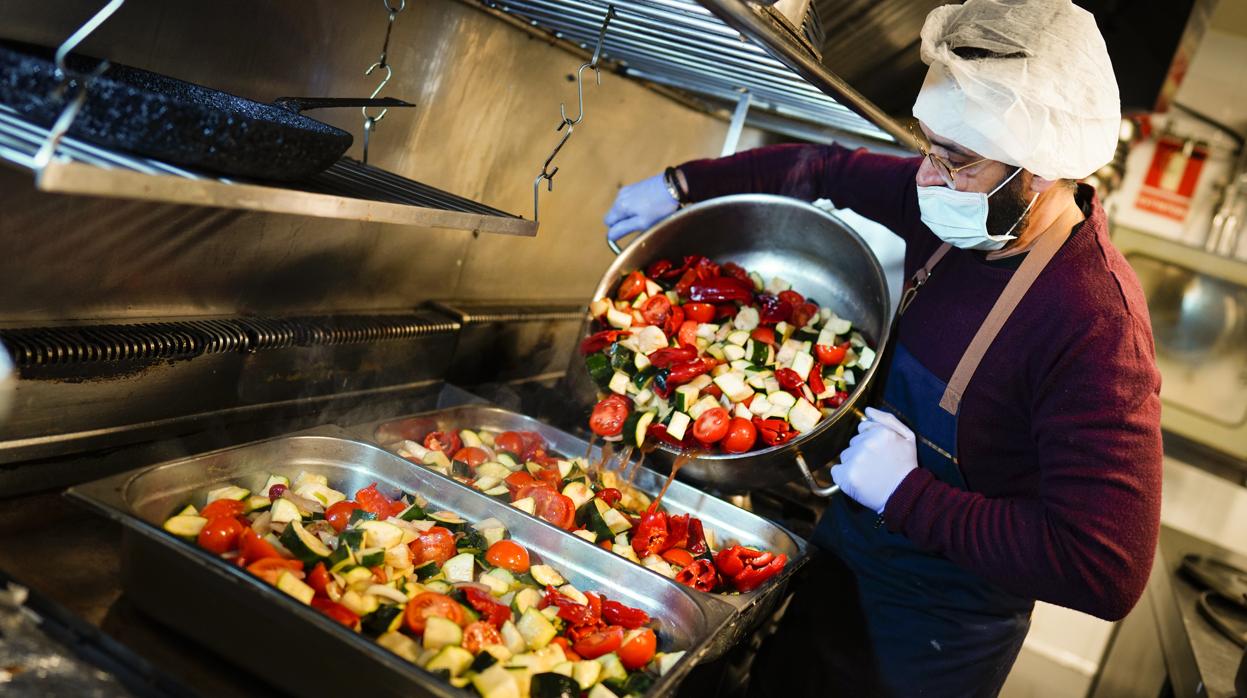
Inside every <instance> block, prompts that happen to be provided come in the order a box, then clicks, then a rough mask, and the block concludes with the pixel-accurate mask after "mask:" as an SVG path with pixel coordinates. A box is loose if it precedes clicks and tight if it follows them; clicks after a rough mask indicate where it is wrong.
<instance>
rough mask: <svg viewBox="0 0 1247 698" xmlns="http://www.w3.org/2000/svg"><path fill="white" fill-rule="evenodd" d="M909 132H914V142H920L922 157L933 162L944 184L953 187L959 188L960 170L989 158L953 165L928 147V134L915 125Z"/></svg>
mask: <svg viewBox="0 0 1247 698" xmlns="http://www.w3.org/2000/svg"><path fill="white" fill-rule="evenodd" d="M909 132H910V133H912V134H914V142H915V143H917V144H918V152H920V153H922V157H924V158H926V159H927V160H928V161H929V162H930V163H931V167H933V168H935V173H936V174H938V175H939V176H940V179H942V180H944V184H947V185H948V186H949V187H951V188H953V189H956V188H957V173H958V172H960V171H962V170H964V169H966V168H968V167H974V166H975V165H977V164H979V163H981V162H987V158H979V159H978V160H975V161H974V162H969V163H966V164H964V165H961V166H960V167H953V166H952V164H951V163H949V162H948V161H947V160H945V159H944V158H942V157H940V156H938V155H936V154H935V153H932V152H931V151H930V149H928V148H927V146H926V144H927V143H928V141H927V137H926V134H924V133H922V132H920V131H919V130H917V129H915V128H914V127H913V126H910V127H909Z"/></svg>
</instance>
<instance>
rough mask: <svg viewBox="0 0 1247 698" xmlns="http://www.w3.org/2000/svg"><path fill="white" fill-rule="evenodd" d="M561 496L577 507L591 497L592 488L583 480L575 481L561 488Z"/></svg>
mask: <svg viewBox="0 0 1247 698" xmlns="http://www.w3.org/2000/svg"><path fill="white" fill-rule="evenodd" d="M563 496H565V497H567V498H568V499H570V500H572V504H574V505H575V506H576V508H577V509H579V508H580V507H582V506H584V505H585V504H587V503H588V502H589V501H591V500H592V499H593V490H591V489H589V486H588V485H586V484H585V483H583V482H580V481H576V482H573V483H571V484H570V485H568V486H567V487H564V488H563Z"/></svg>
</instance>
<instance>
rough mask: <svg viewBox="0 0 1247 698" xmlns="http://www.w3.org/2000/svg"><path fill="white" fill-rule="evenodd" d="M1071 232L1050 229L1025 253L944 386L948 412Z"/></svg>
mask: <svg viewBox="0 0 1247 698" xmlns="http://www.w3.org/2000/svg"><path fill="white" fill-rule="evenodd" d="M1062 220H1063V219H1062ZM1072 232H1073V228H1072V224H1071V225H1060V227H1056V228H1051V229H1049V230H1048V232H1047V234H1045V235H1042V236H1040V238H1039V240H1037V241H1036V242H1035V247H1034V248H1033V249H1031V251H1030V252H1028V253H1026V259H1024V260H1022V266H1021V267H1019V268H1018V270H1017V271H1016V272H1014V273H1013V277H1012V278H1011V279H1009V283H1008V284H1007V285H1006V286H1005V290H1004V291H1003V292H1002V293H1001V294H1000V298H997V299H996V304H995V305H993V306H992V309H991V312H989V313H988V314H987V319H986V320H984V321H983V324H982V326H980V327H979V330H978V332H976V333H975V334H974V339H972V340H970V346H969V347H967V348H966V352H965V353H964V354H962V355H961V360H960V361H958V362H957V368H956V370H954V371H953V377H952V378H950V379H949V381H948V385H947V387H945V388H944V396H943V397H942V398H940V407H942V408H944V411H945V412H948V413H949V414H953V415H955V414H957V410H958V408H960V407H961V396H962V395H963V394H964V393H965V389H966V386H967V385H968V384H969V383H970V378H972V377H973V376H974V372H975V371H976V370H977V369H978V367H979V362H980V361H982V360H983V355H984V354H986V353H987V348H988V347H990V346H991V344H992V341H993V340H995V339H996V335H998V334H1000V328H1002V327H1004V324H1005V322H1006V321H1008V319H1009V316H1010V315H1012V314H1013V310H1014V308H1016V307H1017V305H1018V303H1020V302H1021V300H1022V296H1024V295H1026V292H1027V291H1029V290H1030V287H1031V285H1032V284H1034V283H1035V279H1037V278H1039V274H1040V272H1042V271H1043V270H1044V267H1046V266H1048V262H1050V261H1052V258H1053V257H1055V256H1056V253H1057V251H1058V250H1060V249H1061V245H1063V244H1064V243H1065V240H1066V239H1067V238H1068V237H1069V236H1070V233H1072Z"/></svg>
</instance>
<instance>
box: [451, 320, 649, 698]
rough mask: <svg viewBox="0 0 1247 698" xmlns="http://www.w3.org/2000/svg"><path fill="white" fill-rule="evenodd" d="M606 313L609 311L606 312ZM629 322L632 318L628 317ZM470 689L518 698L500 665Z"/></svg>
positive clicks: (494, 697)
mask: <svg viewBox="0 0 1247 698" xmlns="http://www.w3.org/2000/svg"><path fill="white" fill-rule="evenodd" d="M612 310H613V309H612ZM607 312H608V313H609V312H611V311H607ZM628 319H629V320H631V319H632V316H628ZM472 688H475V689H476V692H477V693H479V694H481V696H482V698H520V684H519V682H518V681H516V679H515V677H514V676H512V675H511V672H509V671H507V670H506V669H505V668H503V666H502V664H501V663H498V664H494V665H493V666H491V667H489V668H488V669H486V670H485V671H482V672H480V673H478V674H473V675H472Z"/></svg>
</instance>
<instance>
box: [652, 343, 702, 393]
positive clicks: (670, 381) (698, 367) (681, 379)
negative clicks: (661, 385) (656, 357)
mask: <svg viewBox="0 0 1247 698" xmlns="http://www.w3.org/2000/svg"><path fill="white" fill-rule="evenodd" d="M659 351H661V350H659ZM676 351H679V350H678V349H677V350H676ZM655 353H657V352H655ZM714 366H715V362H714V361H713V360H708V359H704V358H702V359H693V360H692V361H685V362H684V363H680V364H676V365H674V366H671V367H670V373H668V374H667V378H666V388H667V389H668V390H671V389H674V388H675V386H677V385H684V384H685V383H687V382H689V381H691V380H693V379H694V378H696V377H697V376H700V375H702V374H703V373H709V372H710V369H712V368H714Z"/></svg>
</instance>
